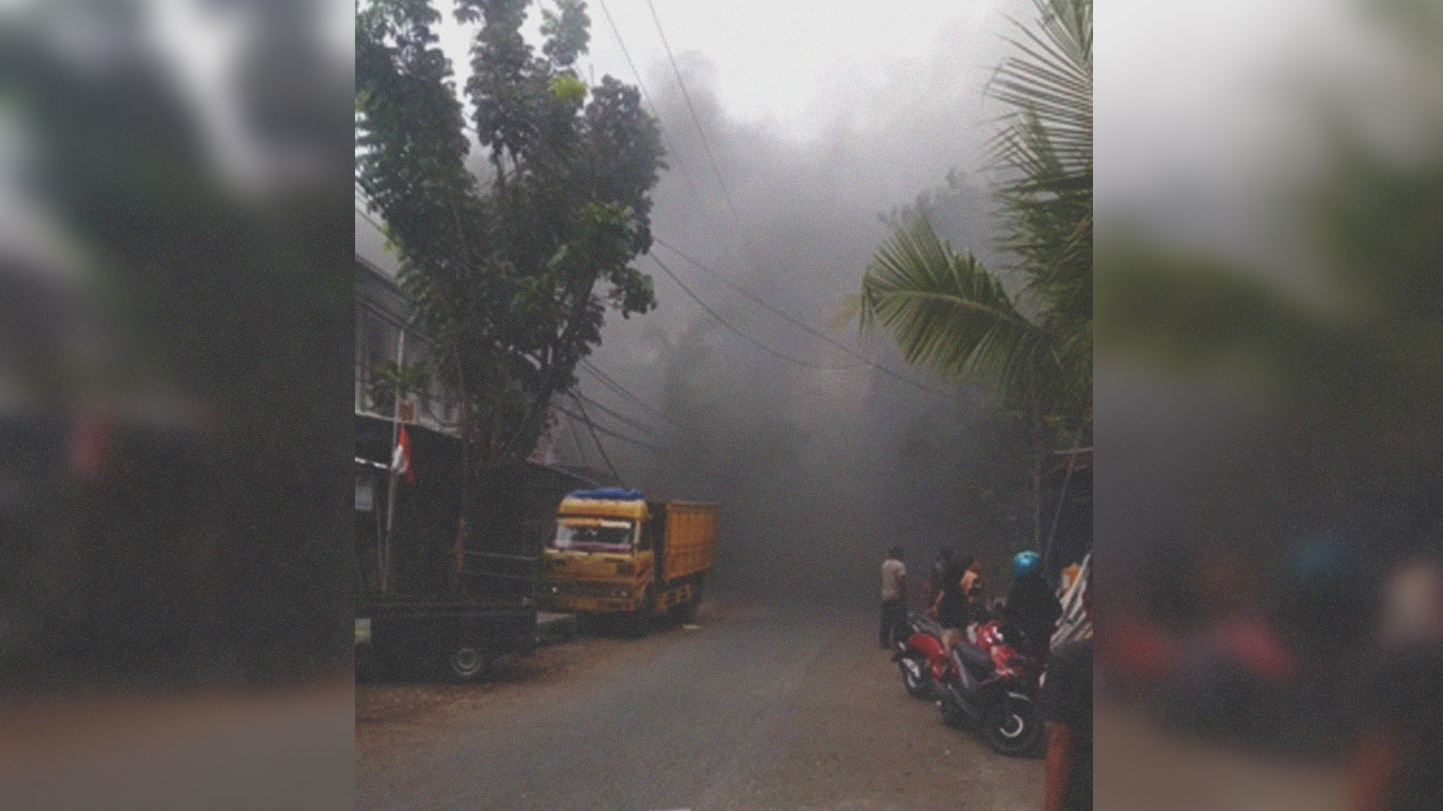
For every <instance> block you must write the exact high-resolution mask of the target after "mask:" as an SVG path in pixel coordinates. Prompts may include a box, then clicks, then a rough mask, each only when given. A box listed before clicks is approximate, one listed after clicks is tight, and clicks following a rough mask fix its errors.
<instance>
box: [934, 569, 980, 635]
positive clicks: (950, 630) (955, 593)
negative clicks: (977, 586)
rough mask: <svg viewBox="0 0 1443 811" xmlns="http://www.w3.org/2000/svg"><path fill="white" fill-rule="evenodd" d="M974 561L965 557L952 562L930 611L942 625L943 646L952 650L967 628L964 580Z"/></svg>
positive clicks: (943, 577)
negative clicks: (963, 589)
mask: <svg viewBox="0 0 1443 811" xmlns="http://www.w3.org/2000/svg"><path fill="white" fill-rule="evenodd" d="M973 560H974V559H973V557H972V556H971V555H963V556H962V557H961V558H957V559H954V560H953V561H952V563H951V565H949V566H948V567H947V571H946V573H945V574H944V575H943V576H942V590H941V591H940V592H938V594H937V599H936V600H934V601H933V602H932V607H931V609H930V610H929V611H928V613H929V614H931V615H932V616H933V617H936V618H937V622H938V623H940V624H941V625H942V645H943V647H946V648H951V647H952V644H953V643H954V642H956V641H957V639H958V638H959V637H960V636H961V633H962V629H963V628H965V627H967V595H966V594H964V593H963V591H962V579H963V578H964V577H965V576H966V574H967V571H968V570H969V569H970V568H971V566H972V563H973Z"/></svg>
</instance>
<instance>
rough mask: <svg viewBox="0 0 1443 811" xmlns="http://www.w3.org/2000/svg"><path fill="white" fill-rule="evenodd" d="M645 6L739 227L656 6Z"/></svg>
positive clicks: (735, 211) (735, 208) (713, 170)
mask: <svg viewBox="0 0 1443 811" xmlns="http://www.w3.org/2000/svg"><path fill="white" fill-rule="evenodd" d="M646 7H647V8H648V9H650V10H651V20H652V22H654V23H656V33H657V34H660V35H661V47H662V48H663V49H664V50H665V51H666V58H667V61H669V62H671V71H672V73H674V74H676V86H677V87H678V88H680V89H681V97H682V100H683V101H685V102H686V109H687V110H688V111H689V112H690V113H691V121H692V123H693V124H695V125H696V134H697V135H698V136H699V137H700V138H701V146H702V149H704V150H705V151H706V157H707V160H708V161H709V162H710V163H711V170H712V172H713V173H714V174H715V175H716V182H717V185H719V186H720V187H721V191H722V197H725V198H726V201H727V208H729V209H731V213H732V219H734V220H736V223H737V227H738V228H740V227H741V221H742V218H741V217H740V216H738V215H737V207H736V203H734V202H732V194H731V191H730V190H729V189H727V182H726V179H725V178H723V177H722V173H721V169H720V168H719V167H718V166H717V162H716V153H714V152H712V149H711V143H710V142H709V141H707V139H706V131H705V130H703V129H702V126H701V116H699V115H697V114H696V105H694V104H692V103H691V94H690V93H688V92H687V91H686V82H685V81H684V80H683V79H682V78H681V68H679V67H677V64H676V56H675V55H673V54H672V52H671V43H669V42H667V41H666V31H665V30H663V29H662V27H661V18H660V17H659V16H657V13H656V6H654V5H652V2H651V0H646Z"/></svg>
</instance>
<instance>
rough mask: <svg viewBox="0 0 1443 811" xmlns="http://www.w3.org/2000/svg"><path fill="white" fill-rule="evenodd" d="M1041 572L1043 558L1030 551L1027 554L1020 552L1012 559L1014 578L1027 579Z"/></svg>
mask: <svg viewBox="0 0 1443 811" xmlns="http://www.w3.org/2000/svg"><path fill="white" fill-rule="evenodd" d="M1041 570H1042V556H1041V555H1039V554H1037V553H1036V552H1033V551H1032V550H1030V549H1029V550H1027V551H1026V552H1018V553H1017V555H1016V556H1015V557H1013V558H1012V576H1013V577H1027V576H1028V575H1034V574H1037V573H1038V572H1039V571H1041Z"/></svg>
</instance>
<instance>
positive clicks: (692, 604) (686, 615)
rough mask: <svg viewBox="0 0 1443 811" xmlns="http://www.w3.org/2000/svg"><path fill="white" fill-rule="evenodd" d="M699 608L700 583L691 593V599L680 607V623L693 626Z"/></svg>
mask: <svg viewBox="0 0 1443 811" xmlns="http://www.w3.org/2000/svg"><path fill="white" fill-rule="evenodd" d="M699 608H701V583H697V584H696V585H695V586H694V587H693V588H692V591H691V597H690V598H689V599H688V600H687V601H686V602H685V603H682V606H681V621H682V622H684V623H686V624H687V625H695V624H696V617H697V610H698V609H699Z"/></svg>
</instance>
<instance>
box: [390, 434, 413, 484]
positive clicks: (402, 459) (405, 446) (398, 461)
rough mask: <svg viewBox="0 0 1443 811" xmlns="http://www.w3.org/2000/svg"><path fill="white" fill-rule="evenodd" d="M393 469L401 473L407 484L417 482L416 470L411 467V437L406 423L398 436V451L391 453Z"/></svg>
mask: <svg viewBox="0 0 1443 811" xmlns="http://www.w3.org/2000/svg"><path fill="white" fill-rule="evenodd" d="M391 469H392V470H394V471H395V472H396V473H398V474H400V475H401V477H402V478H404V479H405V480H406V484H415V483H416V471H415V469H414V468H412V467H411V437H410V435H409V434H407V433H406V426H404V425H402V426H401V432H400V434H399V435H398V436H397V437H396V451H395V453H393V454H391Z"/></svg>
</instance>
